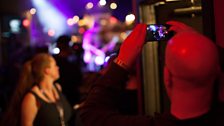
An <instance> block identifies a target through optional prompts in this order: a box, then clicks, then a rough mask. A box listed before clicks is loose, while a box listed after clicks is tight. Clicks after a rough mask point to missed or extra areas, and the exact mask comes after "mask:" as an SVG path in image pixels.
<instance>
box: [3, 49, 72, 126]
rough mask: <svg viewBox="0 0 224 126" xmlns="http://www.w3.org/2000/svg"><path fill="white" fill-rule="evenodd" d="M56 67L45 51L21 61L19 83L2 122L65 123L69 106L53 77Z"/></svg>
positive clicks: (11, 125)
mask: <svg viewBox="0 0 224 126" xmlns="http://www.w3.org/2000/svg"><path fill="white" fill-rule="evenodd" d="M58 78H59V68H58V66H57V64H56V61H55V59H54V58H53V57H52V56H51V55H49V54H47V53H39V54H37V55H35V56H34V57H33V59H32V60H29V61H27V62H26V63H25V64H24V67H23V70H22V73H21V76H20V80H19V83H18V85H17V88H16V90H15V93H14V95H13V97H12V101H11V103H10V104H9V105H10V106H9V109H8V111H7V113H6V114H5V115H4V116H5V117H4V120H3V123H2V124H3V125H4V126H17V125H22V126H59V125H60V126H68V124H69V121H70V118H71V117H72V108H71V106H70V105H69V103H68V101H67V100H66V98H65V97H64V96H63V94H62V92H61V91H62V89H61V86H60V85H59V84H56V83H55V81H56V80H57V79H58Z"/></svg>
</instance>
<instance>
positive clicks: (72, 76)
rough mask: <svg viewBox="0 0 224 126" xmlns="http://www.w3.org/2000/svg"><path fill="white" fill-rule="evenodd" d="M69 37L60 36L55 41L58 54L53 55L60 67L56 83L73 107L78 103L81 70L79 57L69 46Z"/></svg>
mask: <svg viewBox="0 0 224 126" xmlns="http://www.w3.org/2000/svg"><path fill="white" fill-rule="evenodd" d="M70 43H71V37H70V36H68V35H62V36H60V37H59V38H58V39H57V47H58V48H59V49H60V53H59V54H57V55H54V58H55V60H56V62H57V64H58V66H59V67H60V69H59V71H60V78H59V80H58V82H59V83H60V84H61V86H62V88H63V93H64V94H65V96H66V98H67V99H68V101H69V103H70V104H71V105H72V106H73V105H75V104H77V103H79V101H80V93H79V90H78V88H79V86H80V84H81V81H82V70H81V62H82V61H80V60H81V59H80V55H79V54H76V53H75V52H74V49H73V48H72V47H70V46H69V44H70Z"/></svg>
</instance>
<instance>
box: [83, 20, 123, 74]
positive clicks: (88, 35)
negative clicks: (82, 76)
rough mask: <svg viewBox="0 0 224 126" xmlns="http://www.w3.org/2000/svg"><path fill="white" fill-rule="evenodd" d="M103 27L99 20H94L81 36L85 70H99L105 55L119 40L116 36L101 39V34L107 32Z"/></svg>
mask: <svg viewBox="0 0 224 126" xmlns="http://www.w3.org/2000/svg"><path fill="white" fill-rule="evenodd" d="M103 27H105V26H102V25H101V24H100V21H95V23H94V25H93V27H92V28H90V29H89V30H87V31H86V32H85V34H84V36H83V45H82V46H83V49H84V56H83V60H84V62H85V63H86V69H87V71H95V72H97V71H99V70H100V69H101V67H102V65H103V63H104V59H105V57H106V56H107V54H108V53H110V52H112V51H113V50H114V48H115V46H116V43H117V42H118V41H119V38H118V36H113V37H110V38H111V39H110V40H109V41H107V40H103V36H104V35H105V34H106V33H107V32H108V31H103ZM111 36H112V35H111ZM108 38H109V37H108Z"/></svg>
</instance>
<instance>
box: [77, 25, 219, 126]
mask: <svg viewBox="0 0 224 126" xmlns="http://www.w3.org/2000/svg"><path fill="white" fill-rule="evenodd" d="M168 24H170V25H171V28H170V30H173V31H175V32H176V34H175V36H174V37H172V38H171V39H170V40H169V41H168V44H167V47H166V54H165V63H166V65H165V67H164V83H165V87H166V91H167V93H168V96H169V98H170V101H171V108H170V111H168V112H164V113H163V114H161V115H157V116H155V118H153V117H149V116H141V115H139V116H124V115H121V114H120V113H119V112H118V111H117V107H118V106H119V104H120V103H119V94H120V93H122V91H123V89H124V88H125V87H126V86H125V83H126V81H127V80H128V75H129V71H130V69H131V68H132V67H133V65H134V64H135V61H136V58H137V56H138V55H139V54H140V52H141V50H142V47H143V45H144V40H145V35H146V25H145V24H139V25H137V26H136V27H135V29H134V30H133V32H132V33H131V34H130V35H129V36H128V37H127V39H126V40H125V41H124V42H123V44H122V45H121V48H120V52H119V55H118V57H117V58H116V59H115V60H114V63H112V64H111V66H110V67H109V69H108V71H106V73H105V74H104V75H103V76H102V77H101V78H100V79H98V80H97V81H96V83H95V84H94V86H93V88H92V90H91V91H90V94H89V96H88V98H87V100H86V101H85V104H84V106H83V107H82V108H81V114H80V115H81V118H82V122H83V123H84V124H85V125H86V126H124V125H125V126H205V125H209V114H210V107H211V103H212V95H213V83H214V81H215V79H216V78H217V75H218V71H219V63H218V54H217V49H216V46H215V45H214V44H213V42H212V41H211V40H209V39H208V38H206V37H204V36H203V35H201V34H199V33H197V32H196V31H194V30H193V29H192V28H190V27H188V26H186V25H185V24H182V23H180V22H175V21H171V22H168Z"/></svg>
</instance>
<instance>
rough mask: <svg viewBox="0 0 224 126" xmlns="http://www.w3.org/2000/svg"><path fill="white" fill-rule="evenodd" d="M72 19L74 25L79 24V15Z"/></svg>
mask: <svg viewBox="0 0 224 126" xmlns="http://www.w3.org/2000/svg"><path fill="white" fill-rule="evenodd" d="M72 19H73V23H74V24H76V23H78V22H79V16H77V15H76V16H74V17H73V18H72Z"/></svg>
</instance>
